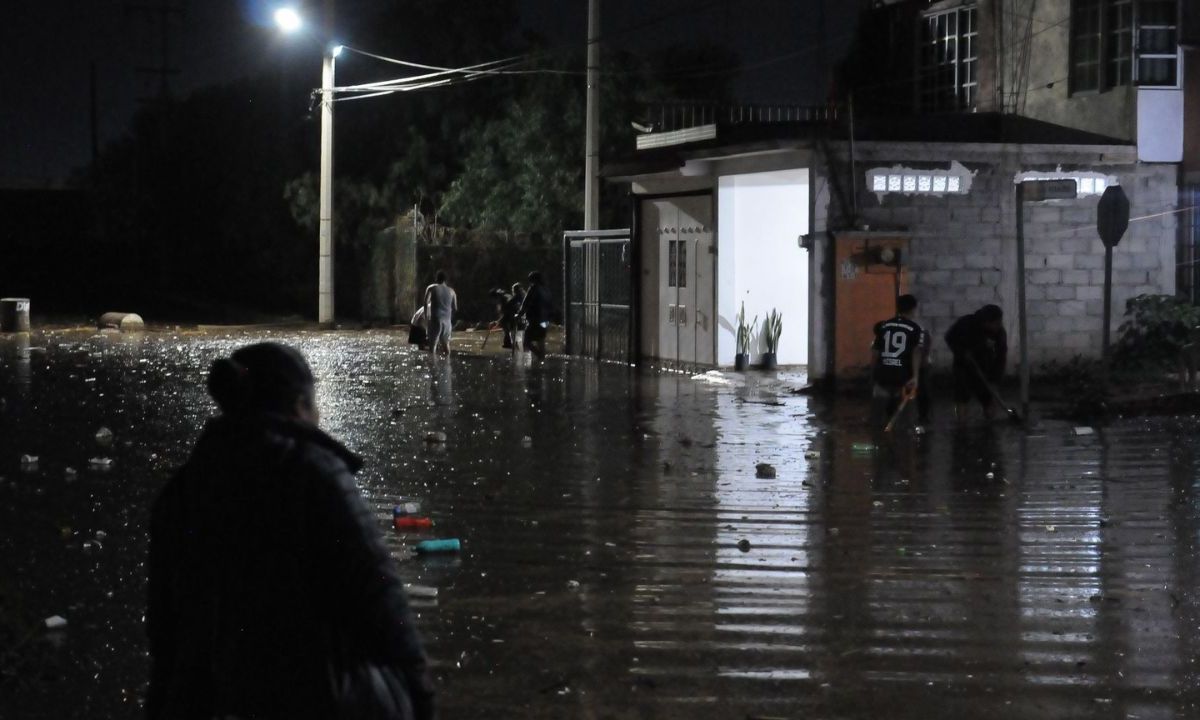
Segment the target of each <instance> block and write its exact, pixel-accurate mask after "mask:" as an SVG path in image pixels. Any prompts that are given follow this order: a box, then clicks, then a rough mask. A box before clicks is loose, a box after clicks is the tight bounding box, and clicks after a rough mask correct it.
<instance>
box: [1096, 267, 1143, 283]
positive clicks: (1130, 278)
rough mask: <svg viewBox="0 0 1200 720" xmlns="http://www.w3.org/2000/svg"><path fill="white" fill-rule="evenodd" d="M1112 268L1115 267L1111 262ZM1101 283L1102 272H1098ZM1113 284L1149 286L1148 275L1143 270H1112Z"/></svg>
mask: <svg viewBox="0 0 1200 720" xmlns="http://www.w3.org/2000/svg"><path fill="white" fill-rule="evenodd" d="M1113 267H1114V268H1115V267H1116V262H1115V261H1114V262H1113ZM1100 277H1101V282H1103V277H1104V271H1103V270H1102V271H1100ZM1113 283H1115V284H1117V285H1149V284H1152V283H1151V282H1150V277H1149V273H1147V272H1146V271H1145V270H1113Z"/></svg>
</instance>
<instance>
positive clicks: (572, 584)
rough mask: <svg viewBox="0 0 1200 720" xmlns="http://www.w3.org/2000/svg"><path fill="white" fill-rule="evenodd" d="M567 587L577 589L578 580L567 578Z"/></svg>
mask: <svg viewBox="0 0 1200 720" xmlns="http://www.w3.org/2000/svg"><path fill="white" fill-rule="evenodd" d="M567 589H568V590H578V589H579V581H578V580H568V581H567Z"/></svg>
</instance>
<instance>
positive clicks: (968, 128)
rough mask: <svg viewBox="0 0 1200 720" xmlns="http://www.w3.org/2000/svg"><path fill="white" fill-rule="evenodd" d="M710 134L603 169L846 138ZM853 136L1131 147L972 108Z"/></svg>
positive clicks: (733, 128) (613, 171)
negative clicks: (979, 111) (956, 113)
mask: <svg viewBox="0 0 1200 720" xmlns="http://www.w3.org/2000/svg"><path fill="white" fill-rule="evenodd" d="M714 127H715V130H716V132H715V133H712V135H714V136H713V137H711V138H708V139H703V140H699V141H694V142H681V143H679V144H675V145H668V146H664V147H656V148H652V149H646V150H638V151H634V152H631V153H630V154H629V155H627V156H624V157H621V158H616V159H614V160H613V161H612V162H609V163H605V164H604V166H603V168H602V171H601V174H602V175H603V176H604V177H606V178H612V179H620V178H628V177H631V176H635V175H645V174H653V173H661V172H670V171H672V170H677V169H679V168H680V167H682V166H683V165H684V163H686V162H687V161H688V160H703V159H710V158H714V157H728V156H735V155H750V154H754V153H761V152H771V151H779V150H788V149H797V150H801V149H811V148H813V147H814V146H815V145H816V144H817V143H819V142H820V141H822V140H825V141H831V142H842V141H846V140H848V139H849V132H848V130H847V127H846V126H845V125H844V124H841V125H831V124H827V123H807V122H804V123H787V122H780V123H761V124H754V123H731V124H724V123H717V124H716V125H715V126H714ZM855 140H857V141H860V142H895V143H979V144H1004V145H1015V144H1019V145H1071V146H1087V145H1091V146H1108V147H1111V146H1122V145H1123V146H1132V145H1133V143H1132V142H1129V141H1127V140H1119V139H1116V138H1111V137H1107V136H1104V135H1097V134H1095V133H1090V132H1085V131H1083V130H1077V129H1075V128H1069V127H1065V126H1062V125H1056V124H1054V123H1049V122H1045V121H1043V120H1035V119H1033V118H1027V117H1021V116H1017V115H1003V114H1001V113H970V114H958V115H913V116H897V117H867V118H861V119H859V120H857V121H856V123H855Z"/></svg>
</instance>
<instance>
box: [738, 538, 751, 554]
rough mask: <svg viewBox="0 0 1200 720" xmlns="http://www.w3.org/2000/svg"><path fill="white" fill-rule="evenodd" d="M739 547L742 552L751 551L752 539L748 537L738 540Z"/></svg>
mask: <svg viewBox="0 0 1200 720" xmlns="http://www.w3.org/2000/svg"><path fill="white" fill-rule="evenodd" d="M737 549H738V550H741V551H742V552H750V541H749V540H747V539H746V538H742V539H741V540H738V544H737Z"/></svg>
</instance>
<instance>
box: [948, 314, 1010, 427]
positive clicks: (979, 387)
mask: <svg viewBox="0 0 1200 720" xmlns="http://www.w3.org/2000/svg"><path fill="white" fill-rule="evenodd" d="M946 344H947V345H949V346H950V352H952V353H954V411H955V415H956V416H957V417H958V420H959V422H962V421H964V420H966V417H967V411H968V406H969V404H970V402H971V398H975V399H976V400H978V401H979V404H980V405H981V406H983V415H984V417H986V418H989V419H990V418H991V417H992V389H991V388H990V387H989V385H988V383H996V382H999V381H1000V379H1001V378H1003V377H1004V365H1005V363H1006V362H1007V360H1008V335H1007V334H1006V333H1005V332H1004V311H1003V310H1001V309H1000V307H999V306H997V305H984V306H983V307H981V308H979V309H978V310H976V311H975V312H974V313H972V314H970V315H964V316H962V317H960V318H959V319H958V320H956V321H955V322H954V324H953V325H951V326H950V329H949V330H948V331H947V332H946Z"/></svg>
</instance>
